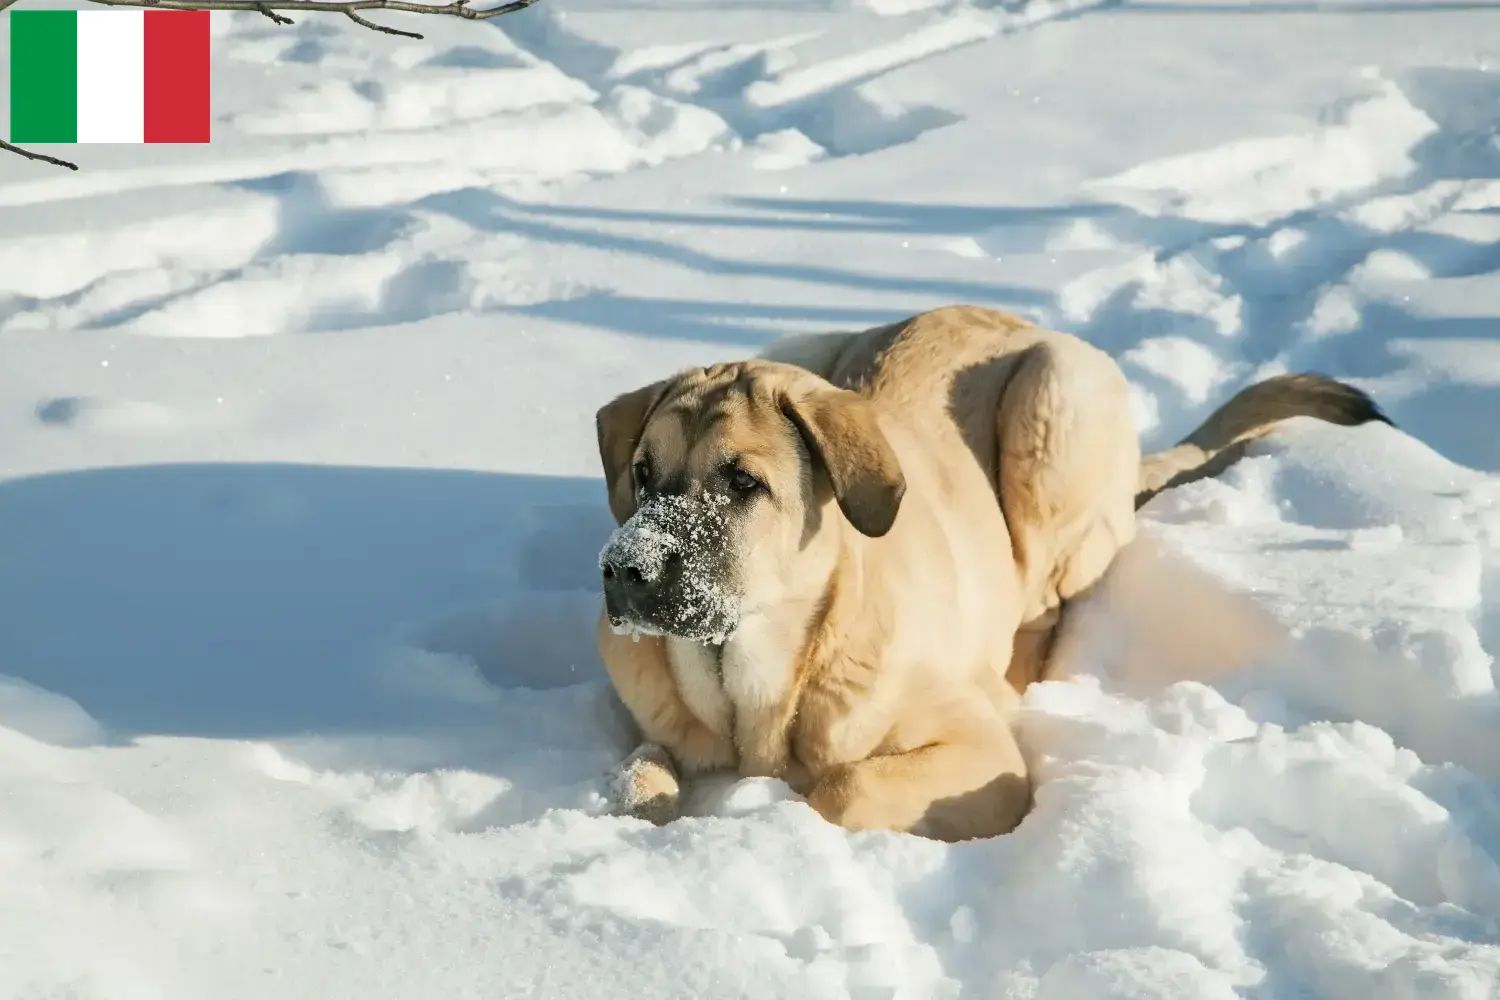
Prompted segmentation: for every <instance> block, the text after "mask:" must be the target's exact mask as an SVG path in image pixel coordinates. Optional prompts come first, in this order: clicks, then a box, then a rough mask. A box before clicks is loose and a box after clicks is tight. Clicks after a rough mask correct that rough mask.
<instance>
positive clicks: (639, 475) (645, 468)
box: [633, 457, 651, 490]
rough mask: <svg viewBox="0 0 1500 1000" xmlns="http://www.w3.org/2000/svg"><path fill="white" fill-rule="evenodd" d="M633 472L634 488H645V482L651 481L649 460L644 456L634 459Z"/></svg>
mask: <svg viewBox="0 0 1500 1000" xmlns="http://www.w3.org/2000/svg"><path fill="white" fill-rule="evenodd" d="M633 472H634V475H635V488H636V489H638V490H643V489H645V488H646V486H647V484H649V483H650V482H651V460H650V459H649V458H644V457H642V458H638V459H636V463H635V468H634V470H633Z"/></svg>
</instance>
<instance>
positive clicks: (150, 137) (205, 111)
mask: <svg viewBox="0 0 1500 1000" xmlns="http://www.w3.org/2000/svg"><path fill="white" fill-rule="evenodd" d="M209 14H210V12H209V11H206V10H148V11H146V57H145V63H146V122H145V125H146V135H145V139H146V141H147V142H207V141H208V135H209V130H210V128H209V126H210V122H211V118H212V115H211V113H210V110H209V99H208V98H209V72H208V62H209V60H208V53H209V32H208V28H209V21H208V18H209Z"/></svg>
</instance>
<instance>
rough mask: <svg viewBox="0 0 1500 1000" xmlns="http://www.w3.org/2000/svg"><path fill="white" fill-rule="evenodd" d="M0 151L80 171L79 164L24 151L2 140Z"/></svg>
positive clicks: (0, 141) (44, 154)
mask: <svg viewBox="0 0 1500 1000" xmlns="http://www.w3.org/2000/svg"><path fill="white" fill-rule="evenodd" d="M0 149H3V150H6V151H7V152H11V153H19V154H20V155H22V156H24V157H26V159H28V160H41V161H42V162H43V163H55V164H57V165H58V166H59V167H67V168H68V169H69V170H77V169H78V164H76V163H69V162H68V161H67V160H59V159H58V158H57V157H55V156H48V155H47V154H46V153H33V152H32V151H31V150H29V149H22V148H21V147H20V146H12V145H11V144H10V143H8V142H6V141H5V140H4V139H0Z"/></svg>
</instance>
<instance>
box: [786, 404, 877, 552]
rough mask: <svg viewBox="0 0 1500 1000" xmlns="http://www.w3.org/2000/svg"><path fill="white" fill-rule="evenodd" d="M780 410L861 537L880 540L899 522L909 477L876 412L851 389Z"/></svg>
mask: <svg viewBox="0 0 1500 1000" xmlns="http://www.w3.org/2000/svg"><path fill="white" fill-rule="evenodd" d="M781 411H782V412H783V413H785V414H786V416H787V419H789V420H791V422H792V424H793V425H794V426H795V427H796V428H797V430H798V432H799V433H801V435H802V439H803V440H804V441H806V442H807V448H808V451H810V452H812V454H813V458H814V460H815V461H817V462H820V463H821V464H822V466H823V468H824V469H825V470H826V471H827V473H828V481H829V483H831V484H832V486H833V496H834V499H835V500H837V501H838V505H839V510H841V511H843V512H844V516H845V517H846V518H848V519H849V523H850V524H852V525H854V527H855V529H856V530H857V531H859V533H860V534H862V535H868V536H869V537H871V538H879V537H880V536H882V535H884V534H885V533H886V532H888V531H890V530H891V525H893V524H895V523H896V513H897V512H898V511H899V510H900V509H901V498H902V496H904V495H905V493H906V477H905V476H904V475H902V473H901V463H900V462H899V461H898V460H897V458H896V453H895V452H894V451H892V450H891V445H890V442H889V441H887V440H886V439H885V434H883V433H882V432H881V430H880V425H879V424H878V423H877V422H876V420H875V409H874V407H872V406H871V405H870V403H869V402H868V401H867V400H866V399H865V398H864V397H863V396H861V395H859V394H858V393H855V392H850V391H849V390H847V389H834V388H827V389H816V390H814V391H813V392H810V393H808V394H807V395H805V396H802V397H800V398H797V399H790V398H789V399H787V400H785V401H784V402H783V403H782V406H781Z"/></svg>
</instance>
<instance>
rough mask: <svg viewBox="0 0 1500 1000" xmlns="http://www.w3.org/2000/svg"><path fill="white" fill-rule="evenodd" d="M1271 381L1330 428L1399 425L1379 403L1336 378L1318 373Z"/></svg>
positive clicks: (1301, 374)
mask: <svg viewBox="0 0 1500 1000" xmlns="http://www.w3.org/2000/svg"><path fill="white" fill-rule="evenodd" d="M1270 381H1280V382H1282V383H1283V386H1284V387H1285V389H1287V390H1290V392H1291V393H1293V394H1294V395H1295V396H1297V397H1300V398H1301V399H1303V400H1304V401H1305V402H1306V405H1307V411H1308V416H1312V417H1316V418H1317V419H1319V420H1324V421H1327V422H1328V423H1330V424H1339V425H1341V426H1344V427H1357V426H1359V425H1360V424H1368V423H1382V424H1385V425H1387V426H1389V427H1395V426H1396V422H1395V421H1394V420H1392V419H1391V418H1390V417H1389V416H1387V415H1386V413H1385V411H1384V410H1382V409H1381V408H1380V404H1379V403H1377V402H1375V400H1373V399H1371V398H1370V395H1369V393H1367V392H1365V391H1364V390H1363V389H1356V388H1355V387H1354V386H1352V385H1350V384H1349V383H1347V382H1340V381H1339V380H1338V379H1336V378H1331V377H1329V376H1327V375H1323V374H1320V373H1318V372H1301V373H1298V374H1295V375H1281V376H1277V377H1276V378H1275V379H1272V380H1270Z"/></svg>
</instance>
